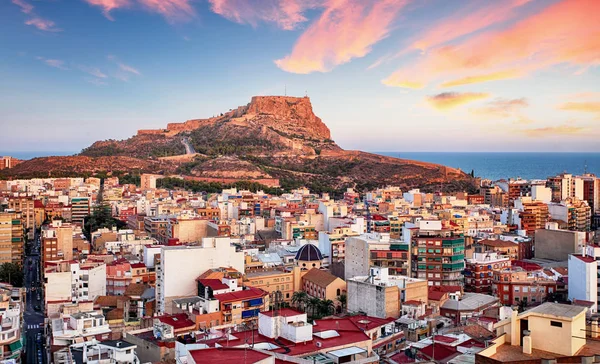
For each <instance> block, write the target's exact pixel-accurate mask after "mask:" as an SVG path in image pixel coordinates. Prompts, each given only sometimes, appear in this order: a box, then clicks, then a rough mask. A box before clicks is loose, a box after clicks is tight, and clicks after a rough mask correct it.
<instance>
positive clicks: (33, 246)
mask: <svg viewBox="0 0 600 364" xmlns="http://www.w3.org/2000/svg"><path fill="white" fill-rule="evenodd" d="M40 244H41V242H40V236H39V235H38V234H37V233H36V234H35V238H34V240H33V241H32V242H31V243H29V247H27V248H26V256H25V264H24V267H23V269H24V280H25V287H26V288H27V298H26V300H27V306H26V308H25V313H24V315H23V316H24V324H23V326H24V330H25V334H26V346H25V361H24V362H25V363H38V364H43V363H44V362H45V357H46V353H45V348H44V344H43V342H44V337H43V335H44V313H43V312H42V310H43V307H44V303H43V297H42V288H41V281H40V277H41V275H40V269H41V267H40V250H41V247H40ZM38 298H39V299H38ZM38 334H39V335H40V337H39V338H38Z"/></svg>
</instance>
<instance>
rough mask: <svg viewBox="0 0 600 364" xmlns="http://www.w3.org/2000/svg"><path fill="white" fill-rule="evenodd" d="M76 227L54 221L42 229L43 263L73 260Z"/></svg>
mask: <svg viewBox="0 0 600 364" xmlns="http://www.w3.org/2000/svg"><path fill="white" fill-rule="evenodd" d="M74 229H75V226H73V225H71V224H69V223H63V222H62V221H61V220H53V221H52V223H51V224H50V225H44V226H43V227H42V252H41V255H42V262H50V261H54V260H71V259H73V233H74Z"/></svg>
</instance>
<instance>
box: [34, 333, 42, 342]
mask: <svg viewBox="0 0 600 364" xmlns="http://www.w3.org/2000/svg"><path fill="white" fill-rule="evenodd" d="M35 341H36V342H38V343H41V342H42V333H41V332H38V333H37V335H36V336H35Z"/></svg>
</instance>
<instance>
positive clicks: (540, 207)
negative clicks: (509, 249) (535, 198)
mask: <svg viewBox="0 0 600 364" xmlns="http://www.w3.org/2000/svg"><path fill="white" fill-rule="evenodd" d="M519 216H520V219H521V229H522V230H525V232H526V233H527V235H529V236H531V235H533V233H534V232H535V231H536V230H537V229H543V228H544V226H545V225H546V222H548V220H549V218H550V213H549V210H548V205H547V204H545V203H543V202H523V203H522V208H521V211H520V212H519Z"/></svg>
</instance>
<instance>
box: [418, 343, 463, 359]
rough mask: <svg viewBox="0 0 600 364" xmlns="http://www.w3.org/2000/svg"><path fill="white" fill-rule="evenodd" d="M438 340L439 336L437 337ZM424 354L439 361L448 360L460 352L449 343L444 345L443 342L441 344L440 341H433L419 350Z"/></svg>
mask: <svg viewBox="0 0 600 364" xmlns="http://www.w3.org/2000/svg"><path fill="white" fill-rule="evenodd" d="M436 340H437V338H436ZM434 346H435V350H434ZM419 351H420V352H421V353H422V354H424V355H425V356H427V357H428V358H429V359H433V360H436V361H437V360H439V361H444V362H445V361H447V360H448V359H450V358H451V357H452V356H455V355H456V354H457V353H458V350H456V348H453V347H450V346H447V345H443V344H439V343H433V344H431V345H428V346H426V347H424V348H422V349H420V350H419Z"/></svg>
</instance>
